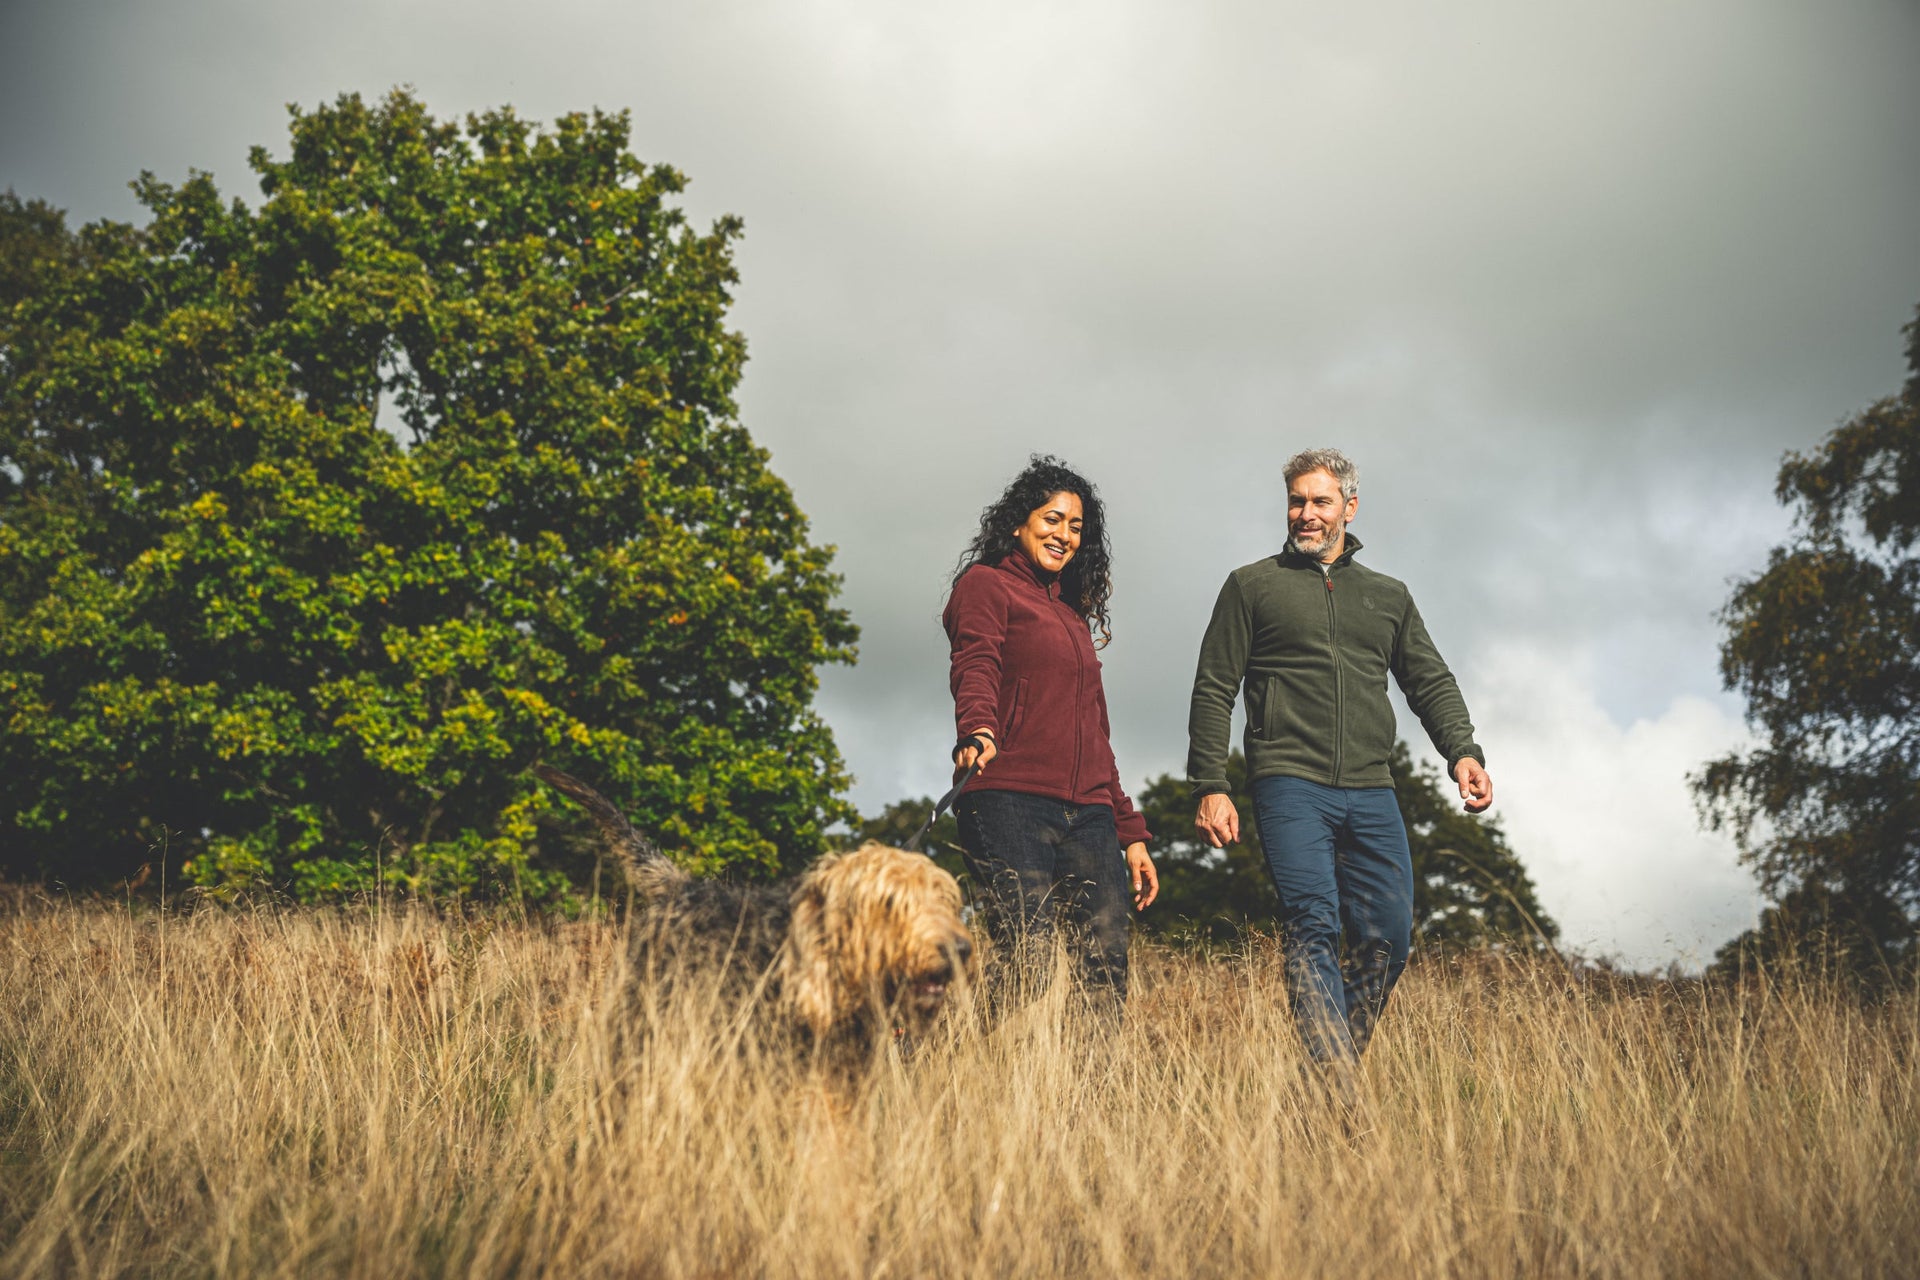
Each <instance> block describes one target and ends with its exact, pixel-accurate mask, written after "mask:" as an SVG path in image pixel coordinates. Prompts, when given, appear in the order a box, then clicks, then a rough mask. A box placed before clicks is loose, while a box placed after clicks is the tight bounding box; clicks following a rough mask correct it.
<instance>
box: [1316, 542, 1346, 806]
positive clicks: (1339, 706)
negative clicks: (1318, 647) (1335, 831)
mask: <svg viewBox="0 0 1920 1280" xmlns="http://www.w3.org/2000/svg"><path fill="white" fill-rule="evenodd" d="M1320 578H1321V581H1323V582H1325V583H1326V584H1327V651H1328V654H1329V656H1330V657H1332V659H1333V781H1332V783H1331V785H1333V786H1336V787H1337V786H1339V785H1340V771H1341V769H1342V768H1343V767H1344V765H1345V760H1344V759H1343V758H1342V757H1343V756H1344V755H1345V754H1346V753H1345V751H1344V750H1343V747H1344V746H1345V744H1346V690H1345V688H1344V687H1343V683H1344V682H1343V681H1342V679H1341V671H1340V634H1339V627H1338V623H1337V620H1336V615H1335V613H1334V607H1333V566H1332V565H1330V564H1323V565H1321V566H1320Z"/></svg>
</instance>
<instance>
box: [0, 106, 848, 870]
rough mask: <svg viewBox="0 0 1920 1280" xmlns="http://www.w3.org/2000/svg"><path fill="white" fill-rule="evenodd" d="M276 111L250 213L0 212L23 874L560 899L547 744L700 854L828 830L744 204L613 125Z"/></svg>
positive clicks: (840, 634)
mask: <svg viewBox="0 0 1920 1280" xmlns="http://www.w3.org/2000/svg"><path fill="white" fill-rule="evenodd" d="M291 134H292V138H291V151H290V154H289V155H287V156H286V158H284V159H275V158H273V157H271V156H270V155H269V154H268V153H267V151H266V150H265V149H261V148H256V149H255V151H254V152H253V155H252V160H251V164H252V168H253V169H254V171H255V172H256V173H257V174H258V175H259V181H260V190H261V194H262V199H261V200H260V202H259V204H258V207H257V208H251V209H250V208H248V207H247V206H246V205H244V204H242V203H241V202H239V201H233V202H231V203H227V202H223V200H222V199H221V197H220V195H219V193H218V192H217V191H216V189H215V187H214V184H213V182H212V180H211V179H210V178H208V177H207V176H205V175H198V174H196V175H193V176H191V177H190V178H189V179H188V181H186V182H185V183H183V184H182V185H180V186H177V187H176V186H170V185H167V184H164V183H161V182H159V181H157V180H155V179H154V178H153V177H151V176H143V177H142V178H141V179H140V181H139V182H138V183H136V184H135V189H136V191H137V193H138V195H139V197H140V200H141V202H142V204H143V205H144V206H145V208H146V209H147V211H148V213H149V215H150V218H149V221H148V222H147V223H146V225H144V226H142V227H138V228H133V227H125V226H112V225H105V224H102V225H99V226H94V227H89V228H87V229H86V230H85V231H84V232H83V233H82V234H81V235H80V236H79V237H77V238H76V237H71V236H68V235H66V233H65V232H64V228H63V227H62V226H61V225H60V224H59V220H58V219H57V218H55V219H53V220H52V221H51V222H49V220H48V219H47V217H46V216H45V211H44V209H43V208H39V207H36V208H35V209H33V210H27V209H26V207H25V206H18V204H17V202H15V204H14V205H9V206H8V207H7V208H6V209H4V210H0V214H4V215H5V218H4V221H5V225H6V227H7V228H8V231H7V234H8V236H9V237H10V238H9V239H8V240H7V241H6V242H5V243H7V244H9V245H12V244H14V243H16V242H19V243H22V244H29V246H30V248H29V249H23V250H22V251H21V252H20V253H18V254H15V253H14V252H13V251H12V250H11V249H9V250H8V252H7V257H6V260H5V263H4V272H5V279H6V282H7V284H6V287H7V288H8V289H9V290H10V291H11V292H10V294H9V297H8V299H7V303H8V306H7V309H6V310H5V312H4V313H0V429H4V436H0V475H4V476H5V482H4V483H5V488H4V490H3V491H0V722H3V723H4V733H0V858H3V859H4V860H5V864H6V866H7V868H8V869H10V870H12V871H13V872H14V873H16V874H39V875H56V876H61V877H68V878H80V877H85V876H88V875H104V874H119V873H122V872H124V870H125V869H127V868H128V867H129V866H130V865H132V864H134V863H137V862H138V861H140V860H143V859H148V858H150V857H151V856H152V853H151V851H152V850H153V849H154V847H155V846H156V845H158V844H160V843H161V842H162V841H164V842H165V843H166V845H167V846H168V848H169V851H170V856H171V858H173V859H175V860H181V859H184V861H185V866H186V869H187V871H188V872H189V874H190V875H191V876H192V877H193V878H194V879H196V880H198V881H201V882H203V883H207V884H251V883H258V882H263V881H264V882H274V883H279V884H289V885H291V886H292V887H294V888H295V889H297V890H299V891H301V892H304V893H308V894H327V893H334V892H341V891H352V890H359V889H364V888H366V887H368V886H369V885H371V884H372V883H374V880H375V876H376V867H377V868H379V869H381V872H382V873H383V874H384V876H385V877H386V878H387V879H388V880H389V881H390V882H393V883H398V884H404V885H407V886H412V887H415V888H419V889H422V890H427V891H434V892H442V893H465V892H474V891H496V892H497V891H516V892H521V893H546V892H557V891H559V890H560V889H561V888H562V883H563V882H562V872H563V871H564V870H565V869H566V868H565V866H564V865H562V863H563V862H564V859H560V857H559V854H558V853H557V851H559V850H561V849H563V848H564V847H565V845H566V842H565V841H563V840H560V839H557V838H556V839H552V840H549V841H548V842H547V847H548V849H549V854H550V856H548V857H546V858H541V857H539V856H537V854H536V851H537V849H538V848H539V847H540V841H539V839H538V836H539V834H540V832H541V830H542V829H543V823H547V822H551V821H553V818H552V817H551V816H550V815H551V814H555V813H559V812H560V806H559V803H558V802H557V801H556V800H554V799H553V798H552V797H550V796H549V795H548V794H547V793H546V791H545V790H544V789H543V788H540V787H539V786H538V785H537V784H536V783H534V782H533V781H532V780H531V779H530V778H529V776H528V775H527V773H526V769H527V766H528V765H529V764H530V763H531V762H532V761H534V760H535V759H537V758H538V759H545V760H548V761H550V762H552V763H555V764H558V765H561V766H562V767H565V768H569V769H572V770H575V771H578V772H579V773H581V774H583V775H585V776H587V777H588V778H590V779H591V780H593V781H594V782H595V783H597V784H598V785H600V786H602V787H603V789H605V790H606V791H607V792H608V794H609V795H610V796H612V797H613V798H614V799H615V800H616V801H618V802H619V803H621V804H622V805H623V806H625V807H626V808H627V809H628V810H629V812H631V813H632V814H633V815H634V817H635V819H636V821H637V822H639V823H641V824H642V825H644V827H645V828H646V829H647V830H648V831H649V832H650V833H651V834H652V835H653V836H654V837H655V838H656V839H658V840H659V841H660V842H661V843H663V844H664V845H666V846H669V847H677V848H680V849H682V850H687V851H690V852H689V857H690V859H691V860H693V861H694V862H696V863H698V862H704V863H705V864H706V865H707V868H708V869H712V868H715V867H719V866H736V867H742V868H746V869H750V870H751V869H763V870H766V869H773V868H775V867H778V866H780V865H781V864H784V863H789V862H793V861H796V860H798V859H801V858H804V857H806V856H809V855H811V854H813V853H815V852H817V851H818V849H819V848H820V847H821V846H822V843H823V829H824V827H825V826H826V825H827V824H829V823H831V822H833V821H836V820H840V819H846V818H850V817H851V816H852V812H851V809H850V808H849V807H848V806H847V805H846V804H845V803H844V801H842V800H841V799H839V798H838V797H839V794H840V792H841V791H842V790H843V789H844V787H845V785H846V781H847V780H846V777H845V771H844V766H843V764H842V761H841V758H840V756H839V753H838V751H837V749H836V747H835V745H834V742H833V739H832V736H831V734H830V732H829V731H828V729H827V727H826V726H825V725H824V724H823V723H822V722H821V721H820V719H819V718H818V716H817V715H816V714H815V712H814V711H813V709H812V698H813V693H814V690H815V687H816V678H817V677H816V671H817V667H818V666H819V665H820V664H821V663H826V662H837V661H851V660H852V657H853V648H852V644H853V641H854V639H855V630H854V627H853V626H852V624H851V623H850V621H849V619H848V618H847V616H846V614H845V613H844V611H842V610H840V609H838V608H836V607H835V606H834V603H833V601H834V598H835V596H836V593H837V591H838V585H839V580H838V579H837V577H835V576H834V575H833V574H832V573H831V572H830V570H829V561H830V557H831V550H830V549H828V548H823V547H820V546H816V545H813V544H812V543H810V542H809V541H808V528H807V523H806V520H805V518H804V517H803V515H802V513H801V512H800V511H799V509H798V508H797V507H796V505H795V503H794V501H793V497H792V494H791V493H790V492H789V490H788V489H787V487H786V486H785V485H784V484H783V483H782V482H781V481H780V480H779V479H778V478H777V477H776V476H775V475H774V474H773V473H772V472H771V471H770V470H769V469H768V466H767V455H766V454H765V452H764V451H763V450H761V449H760V448H758V447H757V446H756V445H755V444H754V443H753V441H752V439H751V438H750V437H749V435H748V434H747V432H746V430H745V429H744V428H743V427H742V426H741V425H740V424H739V422H738V421H737V419H736V409H735V404H734V401H733V392H734V388H735V386H736V384H737V382H738V380H739V377H740V371H741V366H742V363H743V361H744V359H745V344H744V341H743V340H742V339H741V337H740V336H739V335H738V334H737V333H734V332H732V331H730V330H728V329H727V328H726V327H725V324H724V320H725V312H726V309H727V306H728V303H729V289H730V286H731V285H732V284H733V283H734V282H735V280H736V278H737V277H736V275H735V271H734V266H733V261H732V244H733V241H734V240H735V238H736V237H737V235H738V234H739V229H740V228H739V224H738V222H737V221H735V220H733V219H731V218H727V219H722V220H720V221H719V222H718V223H716V224H715V225H714V226H713V227H712V228H711V229H710V230H709V231H707V232H705V233H701V232H698V231H695V230H693V229H691V228H689V227H687V226H686V225H685V222H684V219H683V217H682V215H681V214H680V212H679V211H678V210H677V209H676V208H675V207H674V205H673V203H672V197H673V196H674V195H675V194H676V193H678V192H679V191H680V190H681V189H682V186H683V179H682V178H681V176H680V175H679V174H678V173H676V172H674V171H673V170H671V169H668V168H665V167H660V166H648V165H645V164H642V163H641V162H640V161H638V160H637V159H635V158H634V157H633V156H632V155H631V154H630V153H629V152H628V150H627V139H628V121H627V118H626V117H625V116H624V115H604V114H600V113H597V112H596V113H594V114H591V115H570V116H566V117H564V118H562V119H560V120H559V121H557V122H556V123H555V124H554V125H553V126H552V127H551V128H549V129H545V130H541V129H537V128H535V127H534V126H533V125H531V124H529V123H528V122H526V121H523V120H521V119H519V118H517V117H516V116H515V115H514V113H513V112H512V111H511V110H510V109H503V110H499V111H494V112H490V113H487V114H484V115H478V116H473V117H469V118H468V119H467V120H466V121H465V123H464V127H462V126H460V125H457V124H453V123H446V122H441V121H437V120H435V119H433V118H432V117H431V116H429V114H428V113H427V111H426V110H425V108H424V107H423V105H422V104H421V103H420V102H419V101H417V100H416V99H415V98H413V97H412V96H410V95H408V94H406V93H400V92H396V93H394V94H392V95H390V96H389V97H387V98H386V99H384V100H383V101H380V102H378V103H372V104H369V103H366V102H363V101H362V100H361V99H360V98H359V97H357V96H345V97H342V98H340V99H339V100H338V101H337V102H335V103H334V104H332V105H331V106H325V107H322V108H320V109H318V110H315V111H312V112H310V113H306V112H302V111H300V110H298V109H295V110H294V111H293V112H292V124H291ZM31 246H39V247H38V248H32V247H31ZM47 246H53V249H52V250H47ZM17 262H23V263H26V264H27V266H26V267H24V268H21V267H18V266H16V263H17Z"/></svg>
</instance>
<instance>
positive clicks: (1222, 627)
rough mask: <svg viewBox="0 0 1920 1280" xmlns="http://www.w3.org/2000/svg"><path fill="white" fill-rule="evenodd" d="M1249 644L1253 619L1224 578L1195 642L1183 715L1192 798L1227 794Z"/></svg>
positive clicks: (1235, 586)
mask: <svg viewBox="0 0 1920 1280" xmlns="http://www.w3.org/2000/svg"><path fill="white" fill-rule="evenodd" d="M1252 644H1253V618H1252V614H1251V612H1250V611H1249V609H1248V608H1247V603H1246V599H1245V597H1244V596H1243V595H1242V594H1241V592H1240V582H1239V579H1238V578H1235V577H1229V578H1228V579H1227V582H1226V585H1225V586H1223V587H1221V588H1220V596H1219V598H1218V599H1217V600H1215V601H1214V604H1213V619H1212V620H1211V621H1210V622H1208V623H1207V634H1206V636H1205V637H1204V638H1203V639H1202V640H1201V641H1200V663H1199V666H1198V668H1197V669H1196V670H1195V671H1194V673H1193V702H1192V704H1191V706H1190V707H1189V709H1188V711H1187V781H1188V783H1190V784H1191V785H1192V788H1193V796H1194V798H1195V799H1199V798H1200V797H1201V796H1208V795H1213V794H1215V793H1216V792H1224V791H1227V790H1229V788H1228V786H1227V751H1228V748H1229V746H1230V745H1231V744H1230V742H1229V738H1230V736H1231V734H1232V731H1233V703H1234V700H1235V699H1236V698H1238V697H1239V696H1240V682H1241V681H1242V680H1243V679H1245V678H1246V672H1247V655H1248V653H1249V651H1250V650H1251V647H1252Z"/></svg>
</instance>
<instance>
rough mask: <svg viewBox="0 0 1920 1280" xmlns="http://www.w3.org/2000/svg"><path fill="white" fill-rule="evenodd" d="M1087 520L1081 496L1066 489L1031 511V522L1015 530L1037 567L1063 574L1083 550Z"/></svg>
mask: <svg viewBox="0 0 1920 1280" xmlns="http://www.w3.org/2000/svg"><path fill="white" fill-rule="evenodd" d="M1084 521H1085V515H1084V513H1083V512H1082V510H1081V507H1080V495H1079V494H1076V493H1068V492H1065V491H1062V492H1060V493H1056V494H1053V495H1052V496H1051V497H1049V498H1048V499H1047V500H1046V501H1045V502H1044V503H1042V504H1041V505H1039V506H1037V507H1035V508H1034V509H1033V510H1032V511H1031V512H1030V513H1028V515H1027V522H1026V523H1025V524H1023V525H1021V526H1020V527H1019V528H1018V529H1015V530H1014V531H1013V540H1014V541H1015V542H1016V543H1018V544H1019V546H1020V550H1021V552H1022V553H1023V554H1024V555H1025V556H1026V557H1027V559H1029V560H1031V561H1032V562H1033V564H1034V567H1036V568H1038V569H1040V570H1042V571H1044V572H1046V573H1059V572H1060V571H1061V570H1062V569H1064V568H1066V567H1067V561H1069V560H1071V559H1073V555H1074V552H1076V551H1078V550H1079V549H1080V527H1081V525H1082V524H1083V523H1084Z"/></svg>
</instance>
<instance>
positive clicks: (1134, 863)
mask: <svg viewBox="0 0 1920 1280" xmlns="http://www.w3.org/2000/svg"><path fill="white" fill-rule="evenodd" d="M1127 873H1128V875H1129V876H1131V877H1132V879H1133V909H1134V910H1135V911H1145V910H1146V909H1147V908H1148V907H1150V906H1152V905H1153V900H1154V899H1155V898H1157V897H1159V896H1160V873H1159V872H1158V871H1155V870H1154V869H1153V858H1152V857H1150V856H1149V855H1148V853H1147V846H1146V845H1144V844H1142V843H1140V842H1139V841H1137V840H1136V841H1135V842H1134V843H1132V844H1130V845H1128V846H1127Z"/></svg>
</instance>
